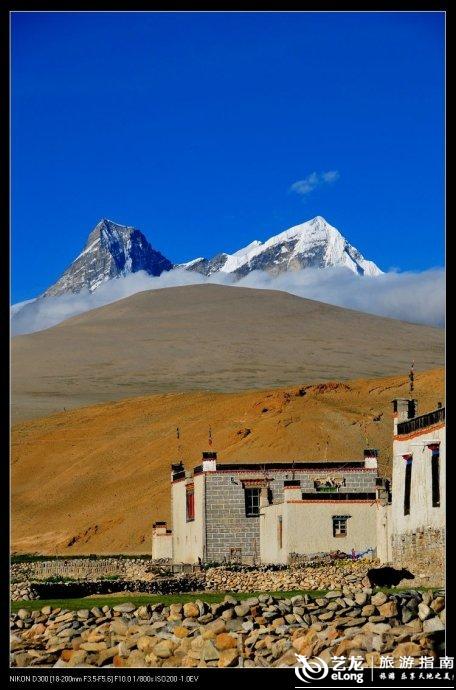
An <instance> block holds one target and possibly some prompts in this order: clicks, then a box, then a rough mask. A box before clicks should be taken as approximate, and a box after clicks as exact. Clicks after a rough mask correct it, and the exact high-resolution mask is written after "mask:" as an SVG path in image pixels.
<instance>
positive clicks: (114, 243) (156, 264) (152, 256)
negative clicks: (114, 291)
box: [41, 218, 173, 297]
mask: <svg viewBox="0 0 456 690" xmlns="http://www.w3.org/2000/svg"><path fill="white" fill-rule="evenodd" d="M172 267H173V265H172V263H171V261H168V259H167V258H166V257H164V256H163V255H162V254H160V252H158V251H157V250H156V249H153V247H152V246H151V245H150V244H149V242H148V241H147V239H146V238H145V237H144V235H143V234H142V232H140V231H139V230H137V229H136V228H133V227H131V226H128V225H119V224H118V223H114V222H113V221H112V220H107V219H106V218H103V219H102V220H100V222H99V223H98V224H97V225H96V226H95V227H94V229H93V230H92V232H91V233H90V235H89V237H88V239H87V242H86V245H85V247H84V249H83V251H82V252H81V253H80V254H79V256H77V257H76V259H75V260H74V261H73V262H72V264H71V265H70V266H69V267H68V268H67V269H66V271H65V272H64V273H63V275H62V276H61V277H60V278H59V279H58V281H57V282H56V283H54V285H51V287H49V288H48V289H47V290H46V291H45V292H43V294H42V295H41V297H51V296H52V297H53V296H56V295H62V294H66V293H71V292H73V293H76V292H80V291H81V290H82V289H83V288H88V289H89V290H90V292H93V291H94V290H95V289H96V288H97V287H99V286H100V285H101V284H102V283H104V282H105V281H106V280H109V279H110V278H117V277H118V276H124V275H127V274H128V273H136V272H137V271H145V272H146V273H148V274H149V275H151V276H158V275H160V274H161V273H162V272H163V271H169V270H170V269H171V268H172Z"/></svg>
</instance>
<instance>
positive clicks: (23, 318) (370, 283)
mask: <svg viewBox="0 0 456 690" xmlns="http://www.w3.org/2000/svg"><path fill="white" fill-rule="evenodd" d="M202 283H203V284H204V283H218V284H223V285H234V284H235V285H238V286H239V287H251V288H258V289H268V290H282V291H284V292H290V293H291V294H294V295H298V296H299V297H307V298H308V299H314V300H319V301H321V302H327V303H329V304H335V305H337V306H340V307H348V308H350V309H357V310H360V311H364V312H368V313H371V314H377V315H379V316H389V317H392V318H396V319H403V320H405V321H411V322H414V323H422V324H428V325H431V326H443V323H444V302H445V281H444V271H443V269H439V268H437V269H431V270H428V271H423V272H421V273H412V272H406V273H398V272H389V273H383V274H382V275H379V276H375V277H365V276H359V275H356V274H354V273H352V272H351V271H349V270H348V269H346V268H343V267H334V268H324V269H321V268H315V269H312V268H307V269H303V270H300V271H293V272H287V273H282V274H279V275H277V276H272V275H270V274H269V273H266V272H265V271H253V272H252V273H250V274H249V275H248V276H246V277H245V278H242V279H241V280H239V281H237V282H236V281H235V278H234V277H233V276H232V275H229V274H228V275H227V274H215V275H213V276H211V277H209V278H207V277H205V276H203V275H200V274H199V273H196V272H194V271H185V270H182V269H174V270H172V271H169V272H166V273H162V274H161V276H159V277H152V276H149V275H147V274H146V273H144V272H142V271H141V272H138V273H133V274H130V275H128V276H126V277H124V278H115V279H113V280H110V281H107V282H106V283H104V284H103V285H101V286H100V287H99V288H98V289H97V290H95V292H93V293H90V292H89V291H88V290H84V291H82V292H80V293H78V294H68V295H61V296H59V297H47V298H44V299H37V300H34V301H31V302H30V303H25V304H24V305H23V306H22V307H21V308H20V309H18V308H17V306H18V305H14V307H13V308H12V322H11V330H12V334H13V335H19V334H24V333H32V332H34V331H39V330H43V329H45V328H50V327H51V326H54V325H56V324H58V323H60V322H61V321H64V320H65V319H68V318H70V317H72V316H76V315H77V314H81V313H83V312H85V311H88V310H90V309H95V308H96V307H101V306H103V305H105V304H110V303H111V302H116V301H117V300H119V299H123V298H124V297H129V296H130V295H133V294H135V293H137V292H142V291H144V290H156V289H159V288H166V287H173V286H178V285H196V284H202Z"/></svg>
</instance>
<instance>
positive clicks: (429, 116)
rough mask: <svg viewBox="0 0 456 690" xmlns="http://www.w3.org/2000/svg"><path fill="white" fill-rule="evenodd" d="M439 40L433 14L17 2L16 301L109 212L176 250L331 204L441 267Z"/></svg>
mask: <svg viewBox="0 0 456 690" xmlns="http://www.w3.org/2000/svg"><path fill="white" fill-rule="evenodd" d="M443 41H444V16H443V15H442V14H437V13H383V14H377V13H364V14H363V13H346V14H343V13H341V14H338V13H303V14H296V13H292V14H288V13H283V14H282V13H279V14H278V13H274V14H272V13H269V14H268V13H251V14H248V13H246V14H239V13H231V14H227V13H219V14H209V13H188V14H186V13H176V14H173V13H169V14H154V13H149V14H147V13H15V14H13V16H12V270H13V273H12V301H13V302H17V301H20V300H23V299H27V298H29V297H33V296H35V295H36V294H37V293H39V292H40V291H41V290H43V289H44V288H45V287H47V286H48V285H49V284H50V283H52V282H53V281H54V280H55V279H56V278H57V277H58V275H59V274H60V273H61V272H62V271H63V270H64V268H66V266H67V265H68V264H69V263H70V262H71V261H72V259H73V258H74V257H75V256H76V255H77V254H78V253H79V252H80V251H81V248H82V246H83V244H84V242H85V239H86V236H87V234H88V232H89V231H90V229H91V228H92V227H93V226H94V225H95V224H96V222H97V221H98V220H99V219H100V218H101V217H103V216H104V217H107V218H111V219H113V220H116V221H118V222H120V223H124V224H129V225H135V226H136V227H138V228H140V229H141V230H142V231H143V232H144V233H145V234H146V236H147V237H148V239H149V240H150V241H151V243H152V244H153V245H154V246H155V247H157V248H158V249H160V251H162V252H163V253H164V254H165V255H166V256H168V257H169V258H170V259H171V260H172V261H176V262H178V261H184V260H189V259H191V258H194V257H197V256H211V255H213V254H215V253H216V252H218V251H221V250H226V251H234V250H236V249H238V248H239V247H241V246H243V245H244V244H248V243H249V242H250V241H252V240H253V239H266V238H267V237H268V236H270V235H272V234H275V233H277V232H279V231H281V230H284V229H285V228H287V227H289V226H291V225H294V224H297V223H299V222H302V221H303V220H307V219H309V218H311V217H313V216H315V215H322V216H324V217H325V218H327V220H328V221H330V222H331V223H332V224H333V225H335V226H336V227H337V228H339V230H340V231H341V232H342V233H343V234H344V235H345V236H346V237H347V239H348V240H349V241H350V242H351V243H352V244H354V245H355V246H356V247H358V249H360V251H361V252H363V254H364V255H365V256H366V257H367V258H370V259H372V260H374V261H376V263H378V264H379V265H380V267H381V268H383V269H384V270H387V269H389V268H391V267H396V268H400V269H401V270H421V269H425V268H428V267H431V266H438V265H442V264H443V260H444V259H443V245H444V240H443V223H444V207H443V205H444V192H443V180H444V177H443V176H444V90H443V89H444V44H443ZM334 170H337V171H338V172H339V174H340V178H339V179H338V180H337V181H336V182H334V183H332V184H324V185H321V186H320V187H318V188H317V189H315V190H314V191H313V192H312V193H310V194H308V195H306V196H305V197H302V196H300V195H298V194H296V193H293V192H290V191H289V188H290V185H291V184H292V183H293V182H295V181H297V180H300V179H304V178H305V177H306V176H308V175H309V174H310V173H312V172H314V171H316V172H317V173H321V172H325V171H334Z"/></svg>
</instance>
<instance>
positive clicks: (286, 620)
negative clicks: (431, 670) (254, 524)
mask: <svg viewBox="0 0 456 690" xmlns="http://www.w3.org/2000/svg"><path fill="white" fill-rule="evenodd" d="M202 597H203V599H204V594H203V595H202ZM92 604H94V605H93V606H92ZM89 607H91V608H89ZM10 627H11V639H10V650H11V665H12V666H13V667H26V666H35V667H36V666H47V667H54V668H60V669H64V668H66V667H79V666H82V667H86V666H92V667H94V668H103V667H110V668H111V667H112V668H116V669H117V671H118V670H119V668H120V667H131V668H142V667H152V668H155V667H162V666H163V667H165V668H169V667H174V668H181V667H182V668H205V667H207V666H209V667H210V666H213V667H218V668H221V667H222V668H224V667H233V666H234V667H271V666H273V667H295V666H297V665H298V663H299V662H298V659H297V657H296V655H297V654H300V655H302V656H306V657H308V658H313V657H315V656H318V657H320V658H321V659H322V660H323V661H324V662H326V663H327V664H328V665H329V666H333V659H334V657H336V656H337V657H347V656H355V657H356V658H357V659H358V660H359V661H360V663H361V664H362V667H364V668H366V669H368V670H370V669H371V668H372V667H375V668H379V667H380V666H381V664H380V655H385V656H388V657H389V656H390V657H391V660H392V664H391V665H392V667H393V668H398V669H399V668H403V666H401V661H402V658H403V657H406V658H408V659H409V660H410V662H411V664H410V666H407V668H410V667H413V668H414V667H417V668H416V671H417V673H421V671H420V662H421V659H422V657H427V658H429V657H430V658H431V661H432V662H433V665H434V667H436V668H439V658H441V657H442V656H443V655H444V654H445V634H444V633H445V598H444V596H443V592H434V593H431V592H423V593H421V592H417V591H413V590H412V591H409V592H401V593H398V594H389V593H388V594H386V593H384V592H377V593H376V594H374V593H373V592H372V589H370V588H366V589H363V590H358V591H357V592H356V593H354V594H352V593H351V592H348V591H346V590H345V587H343V588H342V589H341V590H333V591H330V592H327V593H326V595H325V596H321V597H316V598H311V597H309V596H308V595H306V594H305V595H298V596H293V597H291V598H289V599H284V598H276V597H272V596H270V595H269V594H264V595H259V596H253V597H250V598H249V599H244V600H242V601H239V600H238V599H236V598H234V597H232V596H226V597H225V599H224V600H223V601H222V602H219V603H208V602H205V601H202V600H196V601H192V602H187V603H183V602H182V603H174V604H170V605H166V604H164V603H160V602H157V603H154V604H147V605H146V606H139V607H137V606H135V604H133V603H131V602H125V601H123V602H121V603H118V604H117V605H115V606H112V607H110V606H102V607H98V606H97V604H96V600H92V601H91V602H90V603H89V602H87V608H86V609H80V610H77V611H68V610H66V609H61V608H52V607H51V606H43V607H42V608H41V610H34V611H30V610H29V609H27V608H21V609H19V611H17V613H14V614H12V616H11V622H10ZM445 668H446V667H445ZM399 673H400V672H399ZM444 673H445V671H442V676H443V674H444ZM442 676H441V677H442ZM449 680H450V679H449ZM440 687H443V686H442V685H441V686H440Z"/></svg>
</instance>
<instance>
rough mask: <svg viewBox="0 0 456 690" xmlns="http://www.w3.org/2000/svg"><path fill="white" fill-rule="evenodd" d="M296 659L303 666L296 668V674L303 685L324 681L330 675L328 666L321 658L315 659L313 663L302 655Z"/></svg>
mask: <svg viewBox="0 0 456 690" xmlns="http://www.w3.org/2000/svg"><path fill="white" fill-rule="evenodd" d="M296 658H297V660H298V661H299V663H300V664H301V666H296V667H295V673H296V675H297V677H298V678H299V680H300V681H302V682H303V683H309V682H310V681H311V680H314V681H315V680H322V679H323V678H326V676H327V675H328V673H329V667H328V664H327V663H326V661H323V659H321V658H320V657H319V656H316V657H314V658H313V659H312V660H311V661H309V660H308V658H307V657H306V656H301V655H300V654H296Z"/></svg>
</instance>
